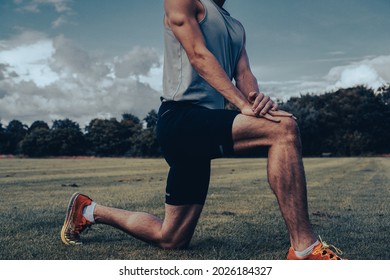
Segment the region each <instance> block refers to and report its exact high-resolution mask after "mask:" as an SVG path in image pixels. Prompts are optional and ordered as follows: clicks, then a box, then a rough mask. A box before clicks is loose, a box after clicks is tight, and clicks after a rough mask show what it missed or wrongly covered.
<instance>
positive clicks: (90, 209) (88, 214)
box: [83, 201, 96, 223]
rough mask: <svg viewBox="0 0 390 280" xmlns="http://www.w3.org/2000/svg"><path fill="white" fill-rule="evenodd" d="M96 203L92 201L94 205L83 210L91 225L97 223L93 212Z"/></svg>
mask: <svg viewBox="0 0 390 280" xmlns="http://www.w3.org/2000/svg"><path fill="white" fill-rule="evenodd" d="M95 207H96V203H95V202H93V201H92V203H91V204H90V205H88V206H85V207H84V208H83V216H84V218H86V219H87V220H88V221H90V222H91V223H94V222H95V218H94V217H93V212H94V211H95Z"/></svg>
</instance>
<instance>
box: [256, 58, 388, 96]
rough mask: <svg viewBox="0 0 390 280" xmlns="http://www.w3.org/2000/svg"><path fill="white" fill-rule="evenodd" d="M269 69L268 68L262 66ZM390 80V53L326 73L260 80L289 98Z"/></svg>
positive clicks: (373, 85)
mask: <svg viewBox="0 0 390 280" xmlns="http://www.w3.org/2000/svg"><path fill="white" fill-rule="evenodd" d="M262 71H263V72H264V71H267V69H263V70H262ZM389 83H390V55H388V56H377V57H374V58H372V57H371V58H366V59H362V60H359V61H356V62H353V63H350V64H347V65H342V66H334V67H332V68H331V69H330V70H329V72H328V73H327V74H326V75H325V76H323V77H315V76H312V77H311V76H306V77H300V78H298V79H296V80H289V81H260V82H259V84H260V88H261V90H262V91H264V92H265V93H267V94H268V95H270V96H272V97H273V98H279V99H282V100H287V99H288V98H290V97H292V96H299V95H300V94H306V93H313V94H322V93H325V92H329V91H335V90H337V89H340V88H349V87H354V86H359V85H363V86H366V87H368V88H372V89H374V90H377V89H378V88H380V87H381V86H382V85H384V84H389Z"/></svg>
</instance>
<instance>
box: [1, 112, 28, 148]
mask: <svg viewBox="0 0 390 280" xmlns="http://www.w3.org/2000/svg"><path fill="white" fill-rule="evenodd" d="M26 134H27V126H26V125H25V124H22V123H21V122H20V121H18V120H12V121H10V122H9V123H8V126H7V127H6V129H5V130H4V138H5V141H4V144H3V145H4V146H3V148H2V149H3V153H4V154H14V155H15V154H20V153H21V147H20V144H21V142H22V140H23V139H24V136H25V135H26Z"/></svg>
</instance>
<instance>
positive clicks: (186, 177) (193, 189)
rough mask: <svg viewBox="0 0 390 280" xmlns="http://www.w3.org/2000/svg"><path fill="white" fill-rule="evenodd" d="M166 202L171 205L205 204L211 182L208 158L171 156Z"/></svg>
mask: <svg viewBox="0 0 390 280" xmlns="http://www.w3.org/2000/svg"><path fill="white" fill-rule="evenodd" d="M169 165H170V169H169V174H168V178H167V185H166V192H165V202H166V203H167V204H169V205H191V204H198V205H203V204H204V203H205V201H206V197H207V192H208V189H209V182H210V165H211V161H210V159H208V158H190V157H186V158H171V159H170V161H169Z"/></svg>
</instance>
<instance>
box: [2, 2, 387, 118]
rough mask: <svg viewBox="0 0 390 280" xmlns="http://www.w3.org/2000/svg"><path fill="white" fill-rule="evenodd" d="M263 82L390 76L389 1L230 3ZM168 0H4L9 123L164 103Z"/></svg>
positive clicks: (282, 84)
mask: <svg viewBox="0 0 390 280" xmlns="http://www.w3.org/2000/svg"><path fill="white" fill-rule="evenodd" d="M225 8H226V9H227V10H228V11H229V12H230V13H231V14H232V15H233V16H234V17H236V18H237V19H239V20H240V21H241V22H242V23H243V25H244V26H245V29H246V33H247V49H248V53H249V56H250V62H251V66H252V70H253V72H254V73H255V74H256V76H257V78H258V80H259V84H260V88H261V89H262V90H263V91H264V92H265V93H267V94H269V95H271V96H272V97H274V98H280V99H284V100H286V99H287V98H289V97H290V96H296V95H299V94H301V93H307V92H313V93H319V94H320V93H323V92H325V91H330V90H335V89H337V88H340V87H349V86H354V85H357V84H365V85H367V86H369V87H373V88H377V87H379V86H380V85H381V84H383V83H389V82H390V32H389V30H390V17H389V16H388V15H389V14H390V1H389V0H370V1H368V0H337V1H336V0H326V1H324V0H294V1H292V0H273V1H268V0H227V2H226V5H225ZM162 18H163V0H127V1H125V0H111V1H106V0H78V1H76V0H0V121H1V122H2V123H3V124H7V123H8V122H9V121H10V120H12V119H19V120H21V121H23V122H24V123H26V124H30V123H31V122H32V121H34V120H44V121H47V122H49V123H50V122H51V121H52V120H55V119H62V118H70V119H72V120H75V121H78V122H79V123H80V124H81V125H82V126H84V125H85V124H87V123H88V122H89V121H90V120H91V119H93V118H95V117H100V118H110V117H117V118H120V116H121V114H122V113H124V112H129V113H133V114H135V115H137V116H139V117H140V118H143V117H145V116H146V114H147V112H149V111H150V110H151V109H156V108H157V107H158V105H159V96H160V93H161V83H162V81H161V79H162V77H161V74H162V64H163V61H162V55H163V41H162V30H163V29H162Z"/></svg>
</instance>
